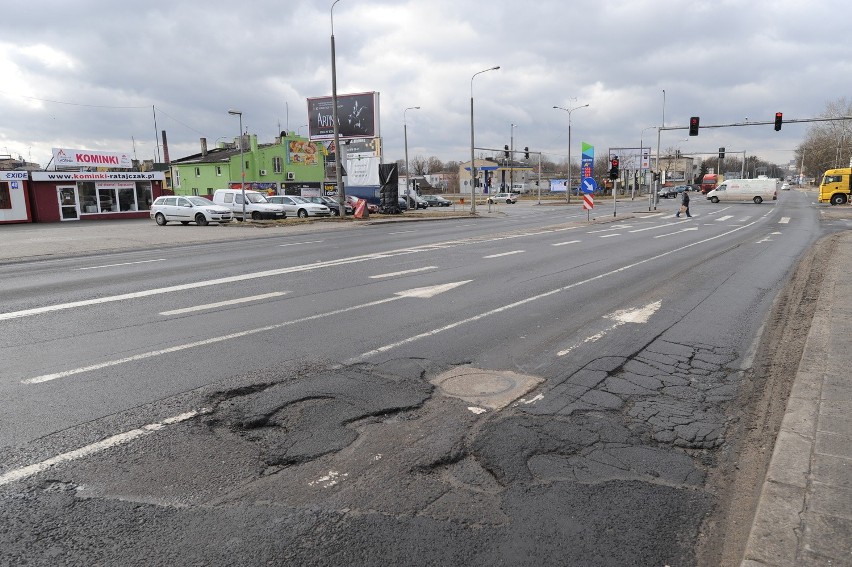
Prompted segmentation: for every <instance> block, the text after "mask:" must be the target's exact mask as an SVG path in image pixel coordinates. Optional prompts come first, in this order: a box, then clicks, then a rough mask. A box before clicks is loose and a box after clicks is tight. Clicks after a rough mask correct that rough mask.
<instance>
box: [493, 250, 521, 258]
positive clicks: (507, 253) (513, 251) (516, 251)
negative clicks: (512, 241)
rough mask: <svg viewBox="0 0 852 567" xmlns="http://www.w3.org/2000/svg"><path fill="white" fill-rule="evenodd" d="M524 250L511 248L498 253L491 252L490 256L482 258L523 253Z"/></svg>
mask: <svg viewBox="0 0 852 567" xmlns="http://www.w3.org/2000/svg"><path fill="white" fill-rule="evenodd" d="M523 253H524V250H512V251H511V252H501V253H500V254H491V255H490V256H483V258H500V257H501V256H511V255H512V254H523Z"/></svg>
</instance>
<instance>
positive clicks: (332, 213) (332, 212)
mask: <svg viewBox="0 0 852 567" xmlns="http://www.w3.org/2000/svg"><path fill="white" fill-rule="evenodd" d="M331 216H333V217H339V216H340V211H339V210H338V209H331Z"/></svg>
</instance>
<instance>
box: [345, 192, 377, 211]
mask: <svg viewBox="0 0 852 567" xmlns="http://www.w3.org/2000/svg"><path fill="white" fill-rule="evenodd" d="M360 200H361V199H360V198H358V197H355V196H354V195H346V202H347V203H348V204H349V206H350V207H352V210H353V211H354V210H355V207H357V206H358V201H360ZM367 212H368V213H370V214H373V213H378V212H379V206H378V205H376V204H374V203H371V202H369V201H367Z"/></svg>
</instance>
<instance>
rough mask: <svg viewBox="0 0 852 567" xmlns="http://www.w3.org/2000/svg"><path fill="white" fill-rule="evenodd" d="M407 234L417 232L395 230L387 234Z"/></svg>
mask: <svg viewBox="0 0 852 567" xmlns="http://www.w3.org/2000/svg"><path fill="white" fill-rule="evenodd" d="M409 232H417V231H416V230H397V231H396V232H389V233H388V235H391V234H408V233H409Z"/></svg>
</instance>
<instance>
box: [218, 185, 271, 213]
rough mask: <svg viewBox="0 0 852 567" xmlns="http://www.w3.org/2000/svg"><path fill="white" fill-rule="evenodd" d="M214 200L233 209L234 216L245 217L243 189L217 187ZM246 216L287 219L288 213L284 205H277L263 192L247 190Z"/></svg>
mask: <svg viewBox="0 0 852 567" xmlns="http://www.w3.org/2000/svg"><path fill="white" fill-rule="evenodd" d="M213 202H214V203H216V204H217V205H222V206H223V207H226V208H228V209H230V210H231V212H232V213H233V214H234V218H236V219H237V220H245V219H243V190H242V189H216V192H215V193H213ZM245 210H246V216H247V217H249V218H251V219H252V220H261V219H286V218H287V213H286V212H285V210H284V206H283V205H275V204H273V203H270V202H269V201H267V200H266V197H265V196H264V195H263V193H259V192H257V191H251V190H246V207H245Z"/></svg>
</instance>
